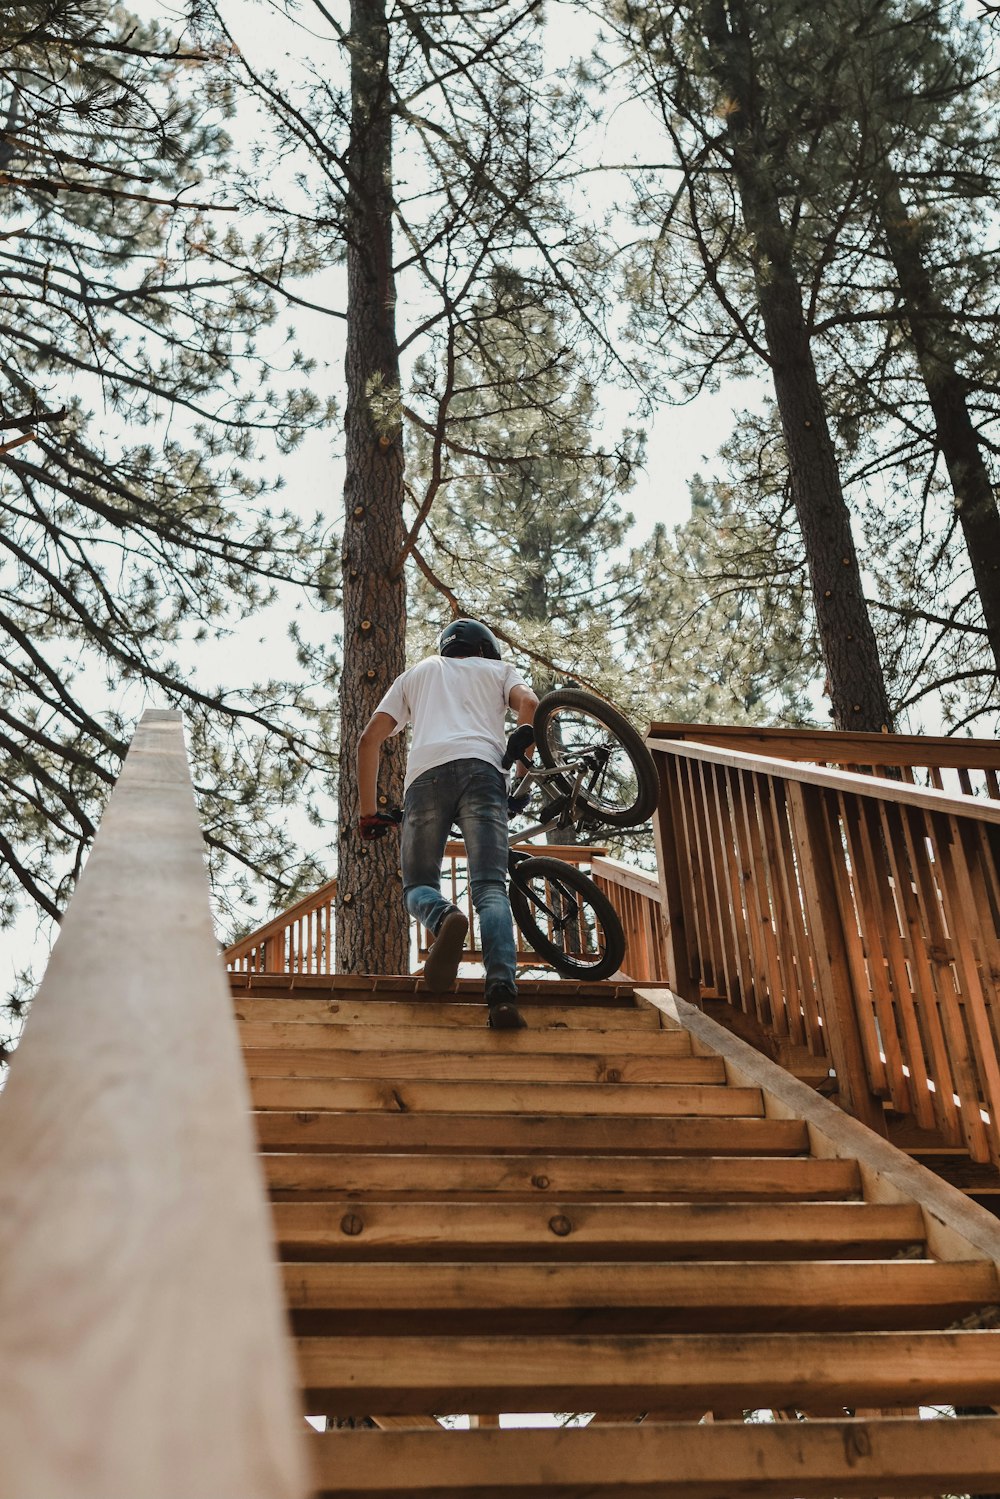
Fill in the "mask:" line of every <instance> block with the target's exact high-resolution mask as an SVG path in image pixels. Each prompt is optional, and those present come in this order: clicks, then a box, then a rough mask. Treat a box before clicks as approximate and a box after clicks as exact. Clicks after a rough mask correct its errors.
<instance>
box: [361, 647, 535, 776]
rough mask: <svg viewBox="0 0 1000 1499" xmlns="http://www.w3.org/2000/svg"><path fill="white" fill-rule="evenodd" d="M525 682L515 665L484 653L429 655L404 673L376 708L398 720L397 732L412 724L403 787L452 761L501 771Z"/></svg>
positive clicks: (395, 731)
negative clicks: (513, 698)
mask: <svg viewBox="0 0 1000 1499" xmlns="http://www.w3.org/2000/svg"><path fill="white" fill-rule="evenodd" d="M527 685H528V684H527V682H525V680H524V678H523V677H522V676H521V673H520V672H519V671H518V670H517V668H516V667H514V666H511V665H509V664H508V663H507V662H506V661H491V660H490V659H489V658H488V657H486V656H428V657H427V658H426V660H424V661H419V662H418V663H417V665H416V666H411V667H410V669H409V671H404V672H403V674H402V676H399V677H397V678H396V680H395V681H394V682H393V684H392V686H391V687H390V688H389V691H388V692H387V693H386V695H385V697H384V698H383V699H382V701H381V702H380V703H379V705H378V707H377V709H376V710H375V711H376V712H377V713H388V714H389V715H390V716H391V717H392V718H394V719H395V720H396V727H395V729H394V730H393V733H395V734H398V733H399V731H400V730H401V729H403V728H405V727H406V725H407V724H412V725H413V738H412V740H411V742H410V755H409V759H408V760H407V762H406V780H405V783H404V785H405V786H409V784H410V782H411V781H415V780H416V778H417V776H420V775H423V773H424V771H425V770H433V768H434V766H435V765H445V764H447V762H448V761H449V760H486V761H487V762H488V763H489V764H490V765H495V766H496V768H497V770H499V769H500V761H501V760H502V759H503V752H504V748H505V746H506V743H507V735H506V728H505V723H504V718H505V714H506V712H507V708H508V706H509V704H510V695H511V692H512V691H513V689H514V688H515V687H526V686H527Z"/></svg>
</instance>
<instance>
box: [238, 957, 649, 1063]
mask: <svg viewBox="0 0 1000 1499" xmlns="http://www.w3.org/2000/svg"><path fill="white" fill-rule="evenodd" d="M229 977H231V979H234V977H240V974H229ZM255 985H256V980H255ZM268 989H273V992H267V991H268ZM480 989H481V985H480ZM334 992H336V998H327V997H325V995H324V994H322V991H319V989H318V988H315V986H307V983H306V979H304V977H301V976H298V974H291V976H289V977H288V979H285V977H280V976H279V977H276V979H274V980H273V982H267V983H265V982H262V980H261V983H259V985H256V986H255V989H253V991H252V992H250V994H246V992H244V991H241V989H238V988H237V989H235V991H234V1003H235V1013H237V1019H274V1021H292V1022H295V1021H301V1019H309V1021H322V1022H324V1024H333V1025H376V1027H381V1028H388V1030H399V1028H400V1027H406V1030H408V1031H409V1030H414V1031H420V1033H426V1031H432V1030H433V1031H441V1033H442V1045H444V1043H445V1042H444V1036H447V1033H448V1031H451V1030H453V1028H454V1027H460V1028H462V1030H469V1031H478V1033H480V1034H483V1036H486V1037H487V1039H489V1040H490V1042H492V1045H493V1046H498V1048H501V1046H504V1048H505V1046H511V1048H514V1046H526V1048H528V1049H531V1046H532V1039H531V1037H532V1034H534V1033H540V1034H544V1036H546V1039H547V1037H549V1036H550V1034H552V1033H553V1031H556V1033H559V1034H561V1033H564V1031H567V1030H579V1031H588V1033H594V1034H598V1036H601V1034H603V1036H607V1034H612V1036H636V1034H643V1033H645V1034H646V1036H649V1034H652V1033H657V1031H658V1030H660V1024H658V1021H657V1018H655V1016H654V1015H649V1010H646V1009H642V1007H639V1006H636V1004H633V1003H631V1001H630V1006H631V1007H627V1006H625V1004H624V1003H622V1004H621V1006H616V1007H610V1006H609V1004H595V1003H594V1001H591V1003H586V1004H583V1003H579V998H577V997H576V995H567V998H565V1001H559V998H558V995H553V997H552V1003H549V1004H546V1003H543V1001H540V1000H534V1001H532V1003H531V1006H529V1004H528V1001H525V1009H526V1012H528V1013H526V1019H528V1033H526V1034H513V1033H511V1034H510V1036H507V1034H502V1033H498V1031H489V1030H487V1028H486V1004H484V1001H483V995H481V992H480V994H478V995H469V997H468V998H466V1000H463V1001H462V1003H454V1004H448V1003H442V1001H438V1000H417V998H414V994H412V991H411V989H408V991H405V992H399V991H394V989H388V991H387V992H385V994H369V992H367V991H363V989H358V991H357V992H355V994H351V992H346V991H334ZM630 994H631V991H630ZM519 997H520V989H519ZM597 1045H598V1046H603V1045H607V1042H604V1040H598V1042H597Z"/></svg>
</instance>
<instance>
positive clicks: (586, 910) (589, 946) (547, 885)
mask: <svg viewBox="0 0 1000 1499" xmlns="http://www.w3.org/2000/svg"><path fill="white" fill-rule="evenodd" d="M510 904H511V909H512V910H513V912H514V918H515V920H516V921H517V924H518V926H519V927H520V929H521V931H522V932H523V933H524V936H525V938H526V939H527V941H528V942H530V944H531V946H532V947H533V948H534V949H535V952H536V953H538V954H539V955H540V956H541V957H543V958H545V959H546V961H547V962H549V963H551V964H552V967H553V968H554V969H555V970H556V972H557V973H561V974H562V975H563V976H564V977H565V978H584V979H603V978H607V977H608V976H609V974H612V973H616V972H617V970H618V969H619V968H620V967H621V965H622V959H623V958H624V956H625V933H624V932H623V931H622V924H621V922H620V921H619V919H618V913H617V912H616V910H615V908H614V906H613V905H612V904H611V902H610V901H609V900H608V898H607V896H606V895H604V894H603V893H602V891H600V890H598V888H597V886H596V885H595V884H594V882H593V881H592V880H589V879H588V878H587V876H586V875H585V874H581V872H580V870H579V869H576V868H575V867H574V866H573V865H572V864H564V863H563V861H562V860H561V859H541V858H539V859H519V860H518V862H517V864H516V865H515V866H514V868H513V869H512V870H511V874H510Z"/></svg>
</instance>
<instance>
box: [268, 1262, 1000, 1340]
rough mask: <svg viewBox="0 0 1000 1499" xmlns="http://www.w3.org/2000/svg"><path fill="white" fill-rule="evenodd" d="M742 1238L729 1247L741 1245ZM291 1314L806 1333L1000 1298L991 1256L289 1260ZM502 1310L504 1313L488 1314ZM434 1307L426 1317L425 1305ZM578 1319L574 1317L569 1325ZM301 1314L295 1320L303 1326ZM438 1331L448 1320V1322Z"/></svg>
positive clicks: (955, 1312) (357, 1327)
mask: <svg viewBox="0 0 1000 1499" xmlns="http://www.w3.org/2000/svg"><path fill="white" fill-rule="evenodd" d="M737 1248H738V1246H734V1249H737ZM284 1280H285V1291H286V1296H287V1300H288V1306H289V1308H290V1310H291V1311H292V1312H294V1313H303V1314H304V1313H308V1312H323V1313H332V1314H336V1315H335V1316H334V1317H333V1318H332V1319H327V1320H328V1321H330V1323H331V1330H333V1325H335V1327H336V1330H337V1331H338V1332H339V1333H351V1332H357V1331H366V1330H368V1329H377V1328H379V1327H388V1328H393V1327H395V1326H396V1324H397V1323H398V1331H400V1332H406V1333H407V1334H410V1333H412V1332H413V1331H415V1330H416V1329H415V1327H414V1326H413V1325H411V1324H412V1323H413V1322H414V1321H416V1320H417V1319H418V1318H420V1319H421V1325H424V1324H426V1325H427V1326H428V1327H429V1328H430V1329H434V1327H435V1323H436V1321H439V1319H440V1317H441V1314H442V1313H449V1314H452V1315H450V1316H449V1319H448V1324H447V1327H448V1330H449V1331H452V1332H453V1331H458V1330H463V1329H466V1328H467V1327H468V1328H469V1329H472V1328H475V1327H478V1326H480V1325H486V1324H487V1323H488V1325H489V1326H495V1327H496V1329H497V1330H503V1331H513V1330H515V1328H514V1323H513V1321H512V1319H514V1318H516V1319H517V1320H516V1325H517V1328H518V1329H522V1328H523V1329H524V1330H526V1331H527V1330H532V1329H534V1330H536V1331H537V1332H538V1334H539V1335H541V1334H543V1333H544V1332H546V1331H547V1330H551V1328H553V1327H557V1328H559V1329H562V1330H564V1331H565V1330H579V1331H591V1332H602V1333H603V1332H608V1331H618V1330H632V1331H637V1332H642V1331H648V1332H667V1331H672V1332H698V1331H704V1332H713V1331H715V1332H723V1331H726V1330H731V1331H733V1332H737V1331H751V1330H754V1329H757V1328H760V1329H762V1330H765V1331H781V1330H789V1331H809V1330H813V1331H815V1330H817V1329H820V1328H825V1327H828V1328H830V1329H834V1330H835V1329H838V1328H839V1329H841V1330H843V1331H848V1330H857V1329H861V1328H873V1327H884V1328H900V1327H912V1328H921V1327H942V1326H947V1325H949V1324H950V1323H954V1322H956V1321H957V1320H958V1319H960V1318H962V1317H965V1316H968V1315H969V1314H970V1313H972V1312H975V1311H978V1310H979V1309H981V1308H983V1307H986V1306H992V1307H994V1309H995V1308H996V1306H997V1303H998V1302H1000V1283H998V1279H997V1271H996V1267H995V1266H994V1265H993V1264H991V1263H990V1262H988V1261H968V1262H965V1263H959V1262H951V1263H938V1262H936V1261H932V1260H924V1261H916V1260H915V1261H907V1262H902V1263H900V1262H899V1261H892V1260H888V1261H881V1262H866V1263H858V1262H855V1263H844V1264H831V1263H824V1262H823V1261H819V1262H816V1263H814V1262H812V1261H809V1260H805V1261H785V1262H781V1261H779V1262H777V1263H775V1264H763V1263H760V1264H753V1265H748V1264H747V1263H746V1262H745V1261H743V1260H729V1261H706V1262H703V1263H692V1264H642V1263H635V1262H631V1263H630V1262H628V1261H624V1262H620V1263H613V1264H595V1265H591V1264H558V1265H554V1264H551V1263H541V1264H530V1263H520V1264H481V1263H469V1264H461V1263H451V1264H412V1263H405V1262H397V1263H393V1262H387V1263H381V1264H365V1263H360V1264H343V1263H340V1264H336V1263H335V1264H327V1265H323V1264H297V1265H296V1264H289V1265H286V1266H285V1267H284ZM492 1313H500V1314H502V1315H501V1316H500V1317H498V1318H494V1317H491V1316H490V1315H489V1314H492ZM426 1314H430V1315H426ZM574 1324H576V1327H575V1328H574ZM306 1325H307V1324H306V1323H305V1322H304V1321H302V1320H301V1318H298V1317H297V1319H296V1326H297V1327H298V1328H299V1329H300V1330H304V1328H305V1327H306ZM442 1330H443V1329H442Z"/></svg>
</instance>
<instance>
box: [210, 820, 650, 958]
mask: <svg viewBox="0 0 1000 1499" xmlns="http://www.w3.org/2000/svg"><path fill="white" fill-rule="evenodd" d="M524 848H525V852H531V853H535V854H542V855H544V856H545V858H547V859H561V860H563V861H564V862H565V863H567V864H575V865H578V866H580V867H582V868H583V869H585V870H587V869H589V868H590V867H591V864H592V863H594V862H595V861H596V864H600V865H601V866H602V868H603V874H602V879H601V880H599V881H598V883H599V884H603V885H605V887H606V888H609V889H610V888H612V887H617V888H620V890H621V898H622V901H623V911H624V909H625V904H626V903H627V902H628V901H629V900H632V901H633V902H634V906H635V914H634V915H630V919H631V920H633V921H634V923H635V933H636V936H635V939H634V941H635V951H636V953H637V954H642V956H643V962H644V966H643V967H642V970H641V972H636V973H634V974H633V973H632V971H631V969H629V970H627V971H628V974H629V977H630V978H636V979H639V978H641V979H643V980H644V981H647V982H649V981H652V980H654V979H655V978H657V977H662V973H663V969H664V958H663V955H662V942H661V951H660V955H659V958H658V959H656V958H654V957H652V956H651V955H650V954H649V952H648V951H647V947H646V946H645V945H644V944H645V943H646V940H647V934H648V933H649V931H650V930H651V926H650V921H649V919H648V917H644V915H643V913H642V912H641V911H640V909H639V906H638V902H639V900H640V898H641V897H640V895H639V894H638V893H636V892H642V894H643V895H644V896H645V897H646V899H647V903H648V899H649V897H650V896H651V895H652V896H654V897H657V898H658V887H657V884H656V880H655V878H654V877H653V876H652V875H644V874H642V873H641V871H638V870H634V871H633V870H630V869H629V867H628V866H627V865H625V864H619V863H618V861H617V860H615V859H604V858H603V857H602V856H603V855H604V854H605V853H606V850H605V849H603V848H591V847H589V846H586V845H583V844H551V843H549V844H541V843H539V844H525V845H524ZM596 864H595V867H596ZM633 875H634V877H635V882H634V883H633V884H632V885H627V884H625V883H623V881H624V880H626V879H627V877H629V876H633ZM441 889H442V890H443V892H444V894H445V895H446V896H447V897H448V899H449V900H450V901H452V902H453V903H454V904H455V905H456V906H458V907H459V908H460V909H461V910H464V911H465V912H466V913H467V914H468V917H469V935H468V938H467V940H466V946H465V953H464V954H463V958H462V961H463V962H466V963H478V962H481V961H482V956H483V952H482V945H481V942H480V938H479V923H478V920H477V918H476V913H475V910H474V909H473V905H472V892H471V890H470V888H469V876H468V867H467V864H466V859H465V845H464V843H462V842H460V841H455V842H451V843H449V844H448V845H447V847H446V849H445V864H444V868H443V871H442V878H441ZM612 898H613V899H614V898H615V897H614V896H612ZM336 900H337V881H336V880H328V881H327V883H326V884H325V885H321V886H320V887H319V889H318V890H316V891H314V892H313V893H312V894H311V895H307V896H305V897H303V899H302V900H300V901H297V902H296V904H295V905H294V906H290V907H289V909H288V910H287V911H282V912H281V914H280V915H278V916H275V917H273V918H272V919H271V920H270V921H268V922H266V923H265V925H264V926H262V927H258V929H257V930H256V931H254V932H250V933H249V934H248V935H247V936H246V937H241V938H240V940H239V941H238V942H234V943H233V944H232V945H231V946H230V947H227V948H226V951H225V954H224V957H225V961H226V964H227V966H228V967H229V969H230V971H232V972H235V973H250V974H257V973H260V974H263V973H303V974H305V973H311V974H332V973H335V972H336V962H335V951H334V925H335V920H334V910H335V906H336ZM616 904H617V901H616ZM629 910H630V912H631V911H632V907H629ZM628 930H629V928H628V927H626V932H628ZM515 937H516V941H517V960H518V963H519V964H522V965H524V966H530V965H532V964H540V963H541V961H542V960H541V959H539V958H538V956H537V954H535V953H534V952H532V950H531V948H530V947H529V946H528V944H527V943H526V942H525V940H524V938H523V937H522V936H521V934H520V932H515ZM414 942H415V950H414V963H415V964H416V963H422V962H423V961H424V959H425V958H426V957H427V952H428V945H429V944H428V932H427V930H426V928H425V927H422V926H418V925H415V935H414ZM657 965H658V966H657Z"/></svg>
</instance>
